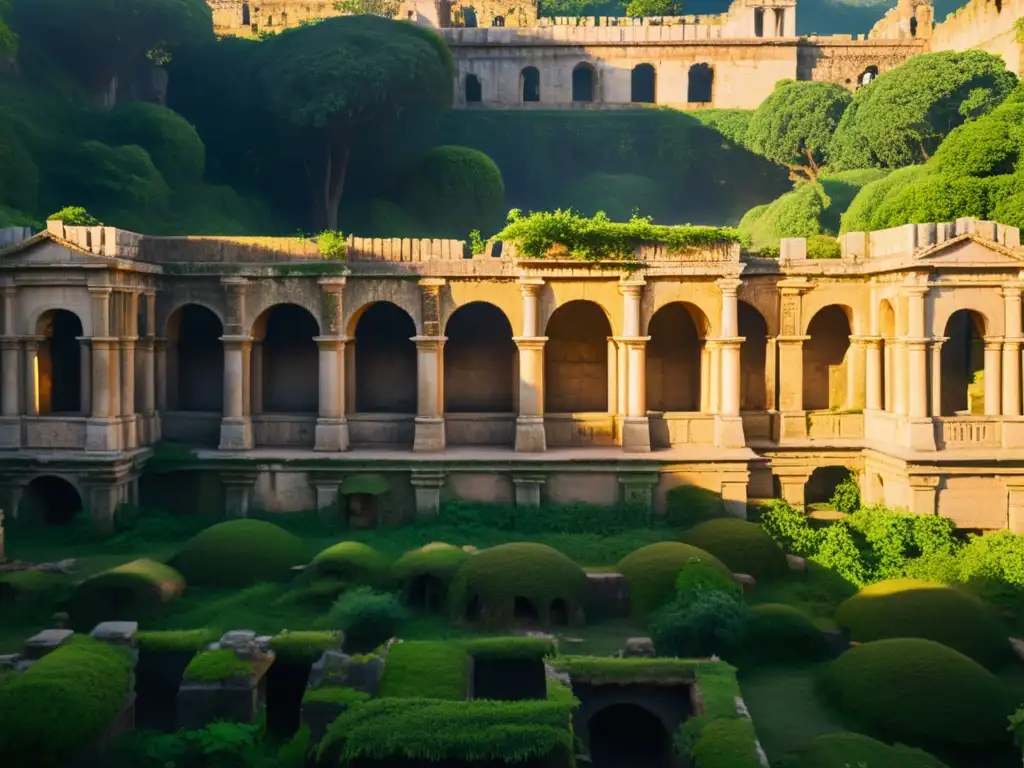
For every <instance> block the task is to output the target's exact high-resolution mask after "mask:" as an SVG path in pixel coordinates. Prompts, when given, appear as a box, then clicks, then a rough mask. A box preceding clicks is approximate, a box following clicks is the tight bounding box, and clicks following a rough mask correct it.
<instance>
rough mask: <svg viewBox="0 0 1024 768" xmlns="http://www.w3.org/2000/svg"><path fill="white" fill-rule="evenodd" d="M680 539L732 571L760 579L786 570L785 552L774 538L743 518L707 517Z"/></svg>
mask: <svg viewBox="0 0 1024 768" xmlns="http://www.w3.org/2000/svg"><path fill="white" fill-rule="evenodd" d="M682 540H683V541H684V542H685V543H687V544H692V545H693V546H695V547H699V548H700V549H703V550H705V551H706V552H710V553H711V554H712V555H714V556H715V557H717V558H718V559H719V560H721V561H722V562H723V563H725V564H726V565H727V566H728V567H729V568H730V569H731V570H732V571H733V572H734V573H747V574H750V575H751V576H753V577H754V578H755V579H758V580H760V579H762V578H770V577H773V576H780V575H783V574H785V573H787V571H788V566H787V564H786V555H785V553H784V552H783V551H782V550H781V549H780V548H779V545H778V544H776V543H775V540H774V539H772V537H771V536H769V535H768V534H767V533H765V532H764V530H762V528H761V527H760V526H759V525H757V524H756V523H751V522H748V521H747V520H739V519H737V518H726V517H723V518H719V519H717V520H708V521H706V522H703V523H699V524H698V525H696V526H694V527H693V528H691V529H690V530H688V531H686V532H685V533H683V535H682Z"/></svg>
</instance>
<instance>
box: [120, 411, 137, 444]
mask: <svg viewBox="0 0 1024 768" xmlns="http://www.w3.org/2000/svg"><path fill="white" fill-rule="evenodd" d="M138 447H139V417H138V415H137V414H134V413H131V414H128V415H127V416H122V417H121V449H122V450H126V451H128V450H131V449H132V448H138Z"/></svg>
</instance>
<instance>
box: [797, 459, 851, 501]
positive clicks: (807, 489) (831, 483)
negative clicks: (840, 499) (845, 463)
mask: <svg viewBox="0 0 1024 768" xmlns="http://www.w3.org/2000/svg"><path fill="white" fill-rule="evenodd" d="M849 476H850V468H849V467H841V466H830V467H818V468H817V469H815V470H814V471H813V472H811V476H810V477H809V478H807V482H806V483H805V484H804V504H805V505H806V506H807V507H808V508H809V507H810V505H812V504H818V505H824V504H828V502H829V500H830V499H831V498H832V496H833V495H834V494H835V492H836V486H837V485H839V484H840V483H841V482H843V481H844V480H846V478H848V477H849Z"/></svg>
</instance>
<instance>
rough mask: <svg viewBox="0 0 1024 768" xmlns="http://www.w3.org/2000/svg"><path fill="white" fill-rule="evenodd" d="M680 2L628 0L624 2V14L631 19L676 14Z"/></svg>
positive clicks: (678, 10)
mask: <svg viewBox="0 0 1024 768" xmlns="http://www.w3.org/2000/svg"><path fill="white" fill-rule="evenodd" d="M681 11H682V4H681V3H679V2H676V0H629V2H628V3H626V16H628V17H629V18H631V19H643V18H646V17H650V16H678V15H679V13H680V12H681Z"/></svg>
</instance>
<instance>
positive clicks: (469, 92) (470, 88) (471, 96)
mask: <svg viewBox="0 0 1024 768" xmlns="http://www.w3.org/2000/svg"><path fill="white" fill-rule="evenodd" d="M483 98H484V96H483V87H482V86H481V85H480V78H479V77H477V76H476V75H466V103H467V104H476V103H479V102H481V101H483Z"/></svg>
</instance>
